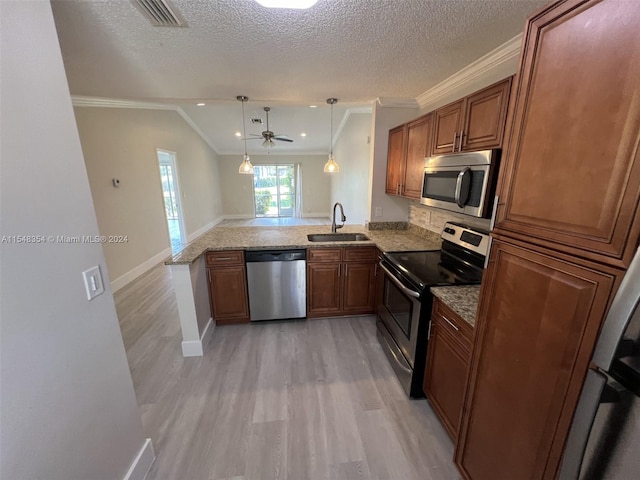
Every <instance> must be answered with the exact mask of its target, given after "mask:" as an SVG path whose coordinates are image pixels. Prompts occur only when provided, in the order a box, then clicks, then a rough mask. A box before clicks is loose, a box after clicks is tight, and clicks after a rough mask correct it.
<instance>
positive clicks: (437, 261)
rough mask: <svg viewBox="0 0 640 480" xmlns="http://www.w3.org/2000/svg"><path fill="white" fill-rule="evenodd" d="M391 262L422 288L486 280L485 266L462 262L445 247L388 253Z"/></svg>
mask: <svg viewBox="0 0 640 480" xmlns="http://www.w3.org/2000/svg"><path fill="white" fill-rule="evenodd" d="M384 256H385V257H386V258H387V260H388V263H390V264H391V266H392V267H394V269H395V270H396V271H398V272H399V273H401V274H402V275H403V276H404V277H405V278H407V279H408V280H410V281H411V283H413V284H414V286H415V287H417V288H418V289H419V290H420V291H422V290H424V289H425V288H428V287H434V286H437V285H471V284H478V283H480V281H481V280H482V269H478V268H477V267H473V266H470V265H467V264H464V263H462V262H460V261H459V260H457V259H455V258H454V257H452V256H451V255H448V254H447V253H445V252H442V251H441V250H431V251H418V252H392V253H386V254H384Z"/></svg>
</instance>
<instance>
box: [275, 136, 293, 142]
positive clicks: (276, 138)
mask: <svg viewBox="0 0 640 480" xmlns="http://www.w3.org/2000/svg"><path fill="white" fill-rule="evenodd" d="M273 139H274V140H278V141H280V142H293V140H291V139H290V138H284V137H273Z"/></svg>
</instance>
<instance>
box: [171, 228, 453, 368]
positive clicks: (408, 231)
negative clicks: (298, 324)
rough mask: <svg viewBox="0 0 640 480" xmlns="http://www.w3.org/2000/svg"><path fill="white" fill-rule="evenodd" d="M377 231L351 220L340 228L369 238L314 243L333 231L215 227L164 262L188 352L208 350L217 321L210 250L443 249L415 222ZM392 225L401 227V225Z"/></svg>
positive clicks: (435, 237)
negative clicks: (212, 301) (211, 291)
mask: <svg viewBox="0 0 640 480" xmlns="http://www.w3.org/2000/svg"><path fill="white" fill-rule="evenodd" d="M399 226H400V229H398V228H392V229H384V230H374V229H369V230H368V229H367V228H366V227H364V226H359V225H346V226H345V227H344V229H343V230H341V232H343V233H360V234H364V235H366V236H367V237H369V240H365V241H347V242H335V241H334V242H311V241H309V240H308V238H307V235H309V234H318V233H328V228H327V226H309V225H307V226H291V227H284V226H283V227H214V228H212V229H211V230H209V231H208V232H206V233H204V234H203V235H201V236H200V237H198V238H197V239H195V240H194V241H193V242H191V243H189V244H188V245H187V246H186V247H185V248H184V250H182V252H180V253H179V254H177V255H175V256H173V257H172V258H171V259H169V260H167V261H166V262H165V264H166V265H168V266H169V267H170V269H171V274H172V277H173V285H174V289H175V293H176V299H177V303H178V314H179V317H180V325H181V328H182V353H183V355H184V356H185V357H190V356H201V355H203V354H204V349H203V340H204V338H205V337H206V336H207V335H209V334H210V333H211V332H210V330H212V329H213V328H214V326H215V323H214V322H213V318H212V315H211V308H210V303H209V280H208V274H207V265H206V258H205V257H206V255H205V254H206V252H209V251H223V250H236V251H237V250H265V249H292V248H297V249H307V248H311V247H313V248H341V247H355V246H357V247H365V246H369V247H372V246H373V247H377V248H378V249H380V250H381V251H383V252H390V251H412V250H439V249H440V244H441V240H440V236H439V235H438V234H437V233H434V232H431V231H429V230H425V229H422V228H420V227H417V226H415V225H408V226H407V225H406V224H401V225H399ZM391 227H398V225H397V224H393V225H391Z"/></svg>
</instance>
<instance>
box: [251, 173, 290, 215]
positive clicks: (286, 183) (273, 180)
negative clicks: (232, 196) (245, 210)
mask: <svg viewBox="0 0 640 480" xmlns="http://www.w3.org/2000/svg"><path fill="white" fill-rule="evenodd" d="M253 193H254V200H255V207H256V217H293V213H294V202H295V198H296V195H295V193H296V185H295V180H294V169H293V165H254V167H253Z"/></svg>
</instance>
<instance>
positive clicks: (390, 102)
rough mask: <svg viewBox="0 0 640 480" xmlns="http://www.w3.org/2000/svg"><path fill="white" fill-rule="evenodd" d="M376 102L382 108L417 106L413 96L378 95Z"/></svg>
mask: <svg viewBox="0 0 640 480" xmlns="http://www.w3.org/2000/svg"><path fill="white" fill-rule="evenodd" d="M376 102H377V103H378V105H379V106H381V107H384V108H418V102H417V101H416V99H415V98H397V97H378V98H376Z"/></svg>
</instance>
